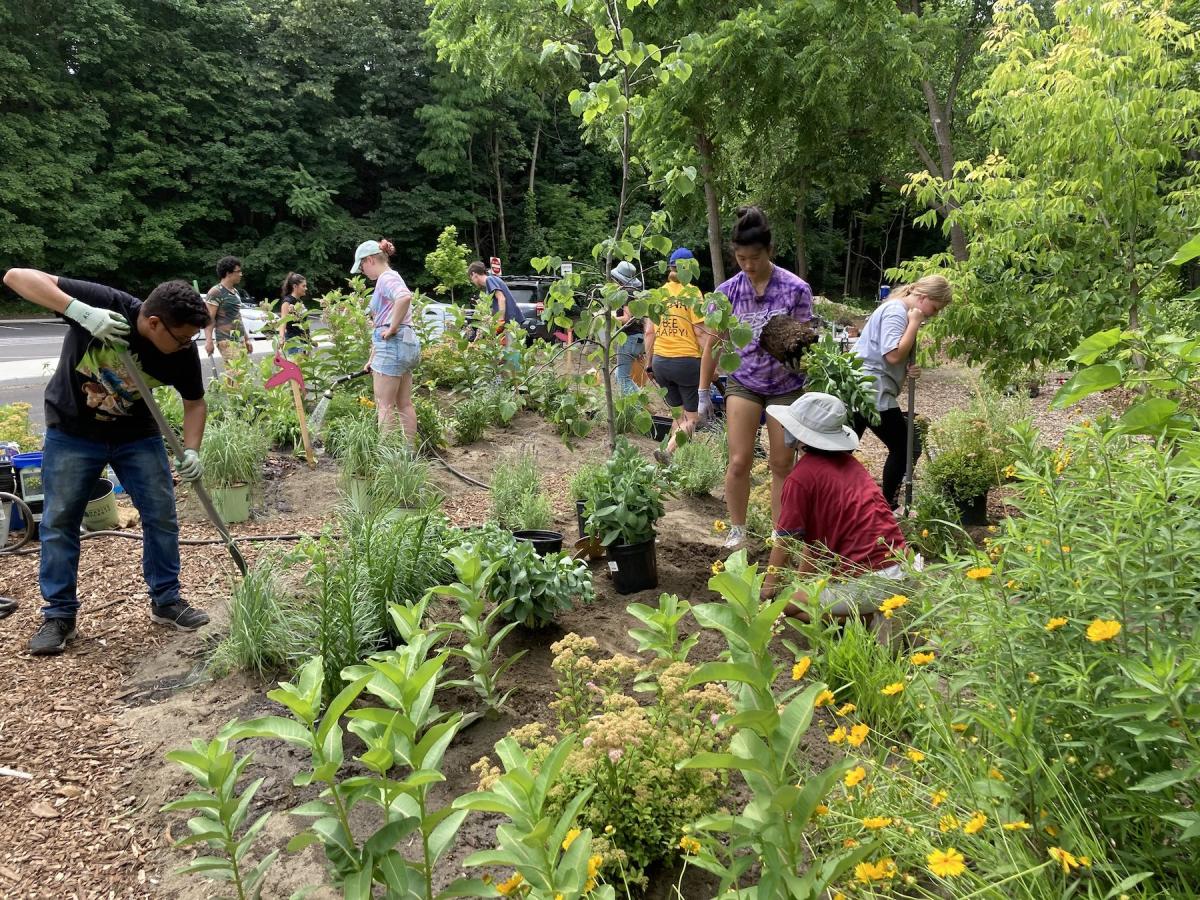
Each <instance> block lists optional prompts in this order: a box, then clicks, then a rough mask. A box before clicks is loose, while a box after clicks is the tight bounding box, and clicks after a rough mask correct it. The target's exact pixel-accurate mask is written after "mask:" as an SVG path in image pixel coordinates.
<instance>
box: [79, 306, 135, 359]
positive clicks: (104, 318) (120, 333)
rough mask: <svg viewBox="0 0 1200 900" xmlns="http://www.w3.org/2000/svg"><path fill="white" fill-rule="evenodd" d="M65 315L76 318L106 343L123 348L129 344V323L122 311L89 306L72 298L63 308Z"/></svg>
mask: <svg viewBox="0 0 1200 900" xmlns="http://www.w3.org/2000/svg"><path fill="white" fill-rule="evenodd" d="M63 315H64V316H66V317H67V318H68V319H74V320H75V321H76V322H78V323H79V324H80V325H81V326H83V327H84V328H86V329H87V330H88V331H89V332H90V333H91V335H92V337H94V338H97V339H98V340H101V341H104V342H105V343H106V344H113V345H114V346H117V347H122V348H123V347H128V346H129V342H128V341H126V340H125V335H127V334H129V323H128V322H127V321H125V317H124V316H123V315H121V314H120V313H116V312H113V311H112V310H111V309H99V308H97V307H95V306H88V305H87V304H86V303H82V302H80V301H79V300H72V301H71V302H70V303H69V304H67V308H66V309H65V310H63Z"/></svg>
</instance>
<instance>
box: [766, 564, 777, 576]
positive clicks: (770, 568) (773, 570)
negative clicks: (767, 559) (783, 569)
mask: <svg viewBox="0 0 1200 900" xmlns="http://www.w3.org/2000/svg"><path fill="white" fill-rule="evenodd" d="M767 574H768V575H778V574H779V566H767Z"/></svg>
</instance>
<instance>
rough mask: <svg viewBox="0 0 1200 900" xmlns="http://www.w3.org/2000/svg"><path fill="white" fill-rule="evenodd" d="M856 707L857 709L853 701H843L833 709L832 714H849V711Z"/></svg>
mask: <svg viewBox="0 0 1200 900" xmlns="http://www.w3.org/2000/svg"><path fill="white" fill-rule="evenodd" d="M856 709H858V707H857V706H855V705H854V704H853V703H843V704H842V705H841V706H839V707H838V708H837V709H836V710H835V711H834V715H835V716H848V715H850V713H852V712H854V711H855V710H856Z"/></svg>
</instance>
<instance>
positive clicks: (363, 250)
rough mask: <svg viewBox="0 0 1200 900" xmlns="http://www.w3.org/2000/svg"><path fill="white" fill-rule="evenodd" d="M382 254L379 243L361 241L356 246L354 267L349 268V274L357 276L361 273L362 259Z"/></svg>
mask: <svg viewBox="0 0 1200 900" xmlns="http://www.w3.org/2000/svg"><path fill="white" fill-rule="evenodd" d="M382 252H383V248H382V247H380V246H379V241H363V242H362V243H361V244H359V245H358V249H357V250H355V251H354V265H353V266H351V267H350V274H351V275H357V274H358V273H359V272H361V271H362V261H363V260H364V259H366V258H367V257H368V256H374V255H375V254H376V253H382Z"/></svg>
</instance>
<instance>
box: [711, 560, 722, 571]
mask: <svg viewBox="0 0 1200 900" xmlns="http://www.w3.org/2000/svg"><path fill="white" fill-rule="evenodd" d="M724 571H725V563H723V562H722V561H721V560H719V559H718V560H717V561H716V562H715V563H713V564H712V573H713V574H714V575H720V574H721V573H722V572H724Z"/></svg>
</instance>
